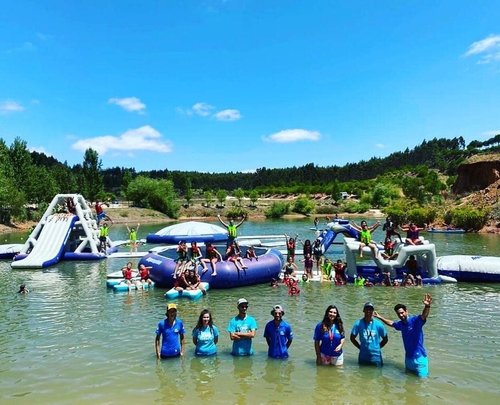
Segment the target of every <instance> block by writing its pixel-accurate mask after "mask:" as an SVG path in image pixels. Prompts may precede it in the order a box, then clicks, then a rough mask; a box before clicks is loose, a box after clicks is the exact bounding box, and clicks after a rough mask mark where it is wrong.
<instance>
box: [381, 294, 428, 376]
mask: <svg viewBox="0 0 500 405" xmlns="http://www.w3.org/2000/svg"><path fill="white" fill-rule="evenodd" d="M422 302H423V304H424V309H423V310H422V313H421V314H420V315H414V316H410V314H409V312H408V310H407V309H406V305H403V304H397V305H396V306H395V307H394V312H396V315H397V316H398V318H399V321H391V320H389V319H386V318H384V317H383V316H382V315H380V314H378V313H377V312H374V313H373V316H374V317H375V318H378V319H380V320H381V321H382V322H384V323H385V324H386V325H387V326H390V327H391V328H394V329H396V330H397V331H400V332H401V337H402V338H403V345H404V348H405V367H406V370H408V371H410V372H412V373H415V374H416V375H417V376H419V377H423V378H425V377H427V376H428V375H429V360H428V358H427V351H426V350H425V347H424V332H423V327H424V325H425V322H426V321H427V318H428V317H429V313H430V311H431V304H432V297H431V295H430V294H425V295H424V299H423V300H422Z"/></svg>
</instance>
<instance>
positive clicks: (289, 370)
mask: <svg viewBox="0 0 500 405" xmlns="http://www.w3.org/2000/svg"><path fill="white" fill-rule="evenodd" d="M310 222H311V221H307V222H306V221H297V220H295V221H284V220H280V221H263V222H247V223H245V224H244V225H242V227H241V228H240V234H241V235H251V234H281V233H285V232H286V233H288V234H293V235H294V234H295V233H299V234H300V236H299V237H301V238H303V239H305V238H311V239H313V238H314V234H313V232H312V231H310V230H309V226H310V225H311V224H310ZM371 222H372V221H371V220H369V223H371ZM161 227H162V226H159V225H155V226H146V225H143V226H141V229H140V235H139V236H140V237H144V236H145V235H146V234H147V233H148V232H155V231H157V230H159V229H160V228H161ZM25 236H26V235H20V234H11V235H7V236H5V235H3V238H4V240H5V241H3V243H7V242H19V241H21V240H22V239H23V238H25ZM425 236H426V237H427V238H428V239H430V240H431V242H434V243H435V244H436V251H437V254H438V255H451V254H462V253H463V254H481V255H491V256H500V244H499V243H498V241H499V239H498V238H499V236H497V235H475V234H471V235H468V234H466V235H443V234H425ZM111 237H112V238H113V239H116V240H118V239H125V238H126V230H125V227H123V226H118V225H117V226H114V227H112V228H111ZM375 239H376V240H382V239H383V238H382V233H381V232H380V233H376V234H375ZM332 247H334V249H339V247H336V246H332ZM329 256H330V257H332V258H333V259H336V258H338V257H341V252H340V250H338V251H335V250H334V251H333V252H331V253H330V254H329ZM124 262H125V260H124V259H108V260H106V261H101V262H81V263H74V262H73V263H71V262H66V263H62V264H59V265H57V266H54V267H51V268H49V269H44V270H11V268H10V263H9V262H8V261H3V262H0V314H1V318H0V403H2V404H28V403H29V404H32V403H38V404H76V403H78V404H96V403H97V404H128V403H174V402H179V401H183V402H185V403H188V404H190V403H199V402H200V401H210V402H212V403H220V404H264V403H266V404H267V403H271V404H281V403H286V402H288V403H306V402H308V403H310V402H312V403H322V404H323V403H351V404H358V403H367V404H377V403H409V404H435V403H444V404H468V403H478V404H493V403H495V404H496V403H498V400H499V399H500V391H499V387H498V382H499V369H500V337H499V331H500V328H499V325H500V311H499V310H498V308H499V307H500V284H465V283H464V284H457V285H451V284H449V285H442V286H426V287H423V288H417V287H413V288H386V287H373V288H364V287H355V286H352V285H349V286H345V287H336V286H333V285H326V284H321V283H311V284H308V285H305V286H302V287H301V288H302V291H301V294H300V295H299V296H295V297H289V296H288V295H287V291H286V289H285V288H282V287H280V288H277V289H273V288H271V287H269V286H267V285H261V286H253V287H246V288H241V289H233V290H212V291H210V292H209V293H208V295H207V296H206V297H205V298H202V299H201V300H199V301H197V302H191V301H184V300H180V301H179V302H178V304H179V311H178V316H179V318H181V319H182V320H183V321H184V323H185V325H186V330H187V332H188V333H187V336H186V337H187V353H186V355H185V357H184V358H181V359H174V360H163V361H157V360H156V357H155V354H154V344H153V343H154V337H155V335H154V332H155V329H156V325H157V323H158V321H159V320H161V319H163V317H164V313H165V307H166V301H165V298H164V297H163V294H164V293H165V291H164V290H160V289H156V290H152V291H146V292H143V291H133V292H131V293H114V292H112V291H108V290H107V289H106V286H105V280H106V274H107V273H109V272H112V271H116V270H119V269H120V268H121V267H122V266H123V264H124ZM135 262H136V261H135ZM135 262H134V263H135ZM23 282H25V283H26V284H27V285H28V287H29V288H30V289H31V292H30V293H29V294H27V295H20V294H16V291H17V289H18V288H19V285H20V284H21V283H23ZM427 292H428V293H430V294H432V296H433V298H434V301H433V305H432V309H431V315H430V317H429V319H428V321H427V324H426V325H425V327H424V332H425V345H426V348H427V351H428V354H429V359H430V377H429V378H428V379H418V378H416V377H414V376H413V375H409V374H406V373H405V372H404V359H403V356H404V352H403V347H402V341H401V336H400V335H399V334H398V333H397V332H395V331H394V330H392V329H391V330H389V331H388V333H389V343H388V345H387V346H386V347H385V348H384V349H383V355H384V362H385V364H384V367H383V368H381V369H374V368H370V367H359V366H358V365H357V350H356V349H355V348H354V346H353V345H352V344H351V343H350V342H349V341H348V339H347V341H346V344H345V354H344V356H345V363H344V366H343V367H341V368H333V367H317V366H316V364H315V354H314V347H313V341H312V334H313V329H314V326H315V324H316V323H317V322H319V321H320V320H321V319H322V317H323V314H324V311H325V308H326V307H327V306H328V305H329V304H335V305H337V306H338V308H339V310H340V314H341V316H342V318H343V320H344V325H345V326H346V329H347V331H348V332H349V331H350V328H351V327H352V324H353V322H354V321H355V320H356V319H358V318H360V317H362V306H363V303H364V302H366V301H372V302H374V303H375V306H376V309H377V310H378V311H379V312H380V313H381V314H383V315H386V316H387V317H390V318H391V319H395V314H394V312H393V310H392V308H393V306H394V305H395V304H396V303H398V302H403V303H406V304H408V307H409V310H410V312H411V313H413V314H416V313H420V312H421V310H422V303H421V300H422V297H423V295H424V293H427ZM240 297H245V298H247V299H248V300H249V301H250V306H249V314H251V315H253V316H254V317H255V318H256V319H257V322H258V325H259V329H258V331H257V337H256V339H254V349H255V355H254V356H252V357H250V358H233V357H232V356H231V355H230V354H229V352H230V347H231V343H230V340H229V336H228V334H227V332H225V330H226V327H227V323H228V320H229V318H230V317H231V316H234V315H235V314H236V312H237V311H236V301H237V299H238V298H240ZM276 304H281V305H282V306H283V307H284V309H285V311H286V314H285V319H286V320H287V321H288V322H289V323H290V324H291V325H292V327H293V330H294V334H295V339H294V342H293V344H292V346H291V348H290V358H289V359H288V360H286V361H276V360H270V359H268V358H267V346H266V344H265V340H264V338H263V337H262V334H263V329H264V326H265V323H266V322H267V321H269V320H271V318H272V317H271V315H270V313H269V312H270V310H271V308H272V307H273V306H274V305H276ZM203 308H209V309H211V310H212V312H213V315H214V320H215V324H216V325H217V326H218V327H219V329H221V338H220V342H219V345H218V349H219V354H218V356H217V357H215V358H196V357H195V356H194V355H193V349H194V346H193V344H192V342H191V329H192V328H193V326H194V325H195V323H196V320H197V318H198V315H199V313H200V311H201V310H202V309H203Z"/></svg>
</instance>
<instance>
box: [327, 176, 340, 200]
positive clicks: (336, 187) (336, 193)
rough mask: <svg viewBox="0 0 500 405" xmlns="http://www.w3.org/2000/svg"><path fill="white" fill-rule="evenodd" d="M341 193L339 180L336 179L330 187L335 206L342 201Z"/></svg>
mask: <svg viewBox="0 0 500 405" xmlns="http://www.w3.org/2000/svg"><path fill="white" fill-rule="evenodd" d="M341 191H342V190H341V186H340V183H339V181H338V180H337V179H335V180H334V181H333V183H332V184H331V186H330V196H331V197H332V200H333V201H335V204H337V203H338V202H339V201H340V200H342V197H341V195H340V192H341Z"/></svg>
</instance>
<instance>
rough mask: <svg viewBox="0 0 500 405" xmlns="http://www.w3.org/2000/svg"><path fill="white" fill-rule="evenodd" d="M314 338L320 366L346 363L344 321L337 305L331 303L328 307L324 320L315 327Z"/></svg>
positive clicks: (317, 362) (317, 360)
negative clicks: (343, 348)
mask: <svg viewBox="0 0 500 405" xmlns="http://www.w3.org/2000/svg"><path fill="white" fill-rule="evenodd" d="M313 339H314V350H315V351H316V364H317V365H318V366H320V365H332V366H341V365H342V364H344V352H343V350H342V347H343V346H344V341H345V332H344V323H343V322H342V318H341V317H340V313H339V310H338V308H337V307H336V306H335V305H329V306H328V307H327V308H326V310H325V315H324V316H323V320H322V321H321V322H319V323H318V324H317V325H316V328H315V329H314V337H313Z"/></svg>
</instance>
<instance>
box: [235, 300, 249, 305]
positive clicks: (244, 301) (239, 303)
mask: <svg viewBox="0 0 500 405" xmlns="http://www.w3.org/2000/svg"><path fill="white" fill-rule="evenodd" d="M241 304H248V301H247V300H246V299H245V298H240V299H239V300H238V304H237V306H240V305H241Z"/></svg>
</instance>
